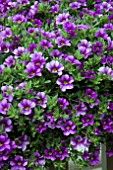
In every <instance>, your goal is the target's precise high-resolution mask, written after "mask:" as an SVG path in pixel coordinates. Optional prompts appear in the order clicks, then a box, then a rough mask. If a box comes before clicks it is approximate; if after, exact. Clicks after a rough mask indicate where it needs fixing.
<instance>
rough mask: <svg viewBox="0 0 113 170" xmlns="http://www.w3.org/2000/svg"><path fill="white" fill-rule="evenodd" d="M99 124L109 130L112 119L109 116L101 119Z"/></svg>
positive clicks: (112, 123)
mask: <svg viewBox="0 0 113 170" xmlns="http://www.w3.org/2000/svg"><path fill="white" fill-rule="evenodd" d="M101 124H102V127H103V129H104V130H109V129H111V127H112V125H113V121H112V120H111V119H110V118H109V117H107V118H103V119H102V120H101Z"/></svg>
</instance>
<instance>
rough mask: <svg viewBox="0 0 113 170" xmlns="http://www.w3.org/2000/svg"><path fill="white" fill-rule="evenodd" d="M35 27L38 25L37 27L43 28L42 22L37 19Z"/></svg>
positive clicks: (34, 22) (34, 23) (34, 21)
mask: <svg viewBox="0 0 113 170" xmlns="http://www.w3.org/2000/svg"><path fill="white" fill-rule="evenodd" d="M33 25H36V26H37V27H41V26H42V21H41V20H39V19H37V18H35V19H33Z"/></svg>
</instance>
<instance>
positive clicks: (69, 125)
mask: <svg viewBox="0 0 113 170" xmlns="http://www.w3.org/2000/svg"><path fill="white" fill-rule="evenodd" d="M75 127H76V125H75V123H73V122H71V121H68V122H66V123H65V124H62V125H61V130H62V131H63V134H64V135H65V136H69V135H73V134H75V132H76V131H75Z"/></svg>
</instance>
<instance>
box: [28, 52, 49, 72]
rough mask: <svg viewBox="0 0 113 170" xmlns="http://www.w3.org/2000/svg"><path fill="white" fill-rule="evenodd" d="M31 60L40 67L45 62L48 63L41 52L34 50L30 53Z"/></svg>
mask: <svg viewBox="0 0 113 170" xmlns="http://www.w3.org/2000/svg"><path fill="white" fill-rule="evenodd" d="M30 57H31V62H32V63H33V64H34V65H35V66H36V67H38V68H41V69H42V68H43V66H44V64H45V63H46V61H45V59H44V57H43V56H42V53H41V52H36V51H35V52H34V53H33V54H31V55H30Z"/></svg>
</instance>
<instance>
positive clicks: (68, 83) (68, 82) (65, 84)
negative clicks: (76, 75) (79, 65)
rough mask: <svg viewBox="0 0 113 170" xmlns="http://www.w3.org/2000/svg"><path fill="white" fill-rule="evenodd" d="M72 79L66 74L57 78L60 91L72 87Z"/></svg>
mask: <svg viewBox="0 0 113 170" xmlns="http://www.w3.org/2000/svg"><path fill="white" fill-rule="evenodd" d="M73 82H74V79H73V77H72V76H69V75H68V74H65V75H62V77H61V78H58V80H57V82H56V83H57V84H58V85H59V86H60V89H61V91H63V92H65V91H66V90H67V89H73V87H74V85H73V84H72V83H73Z"/></svg>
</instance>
